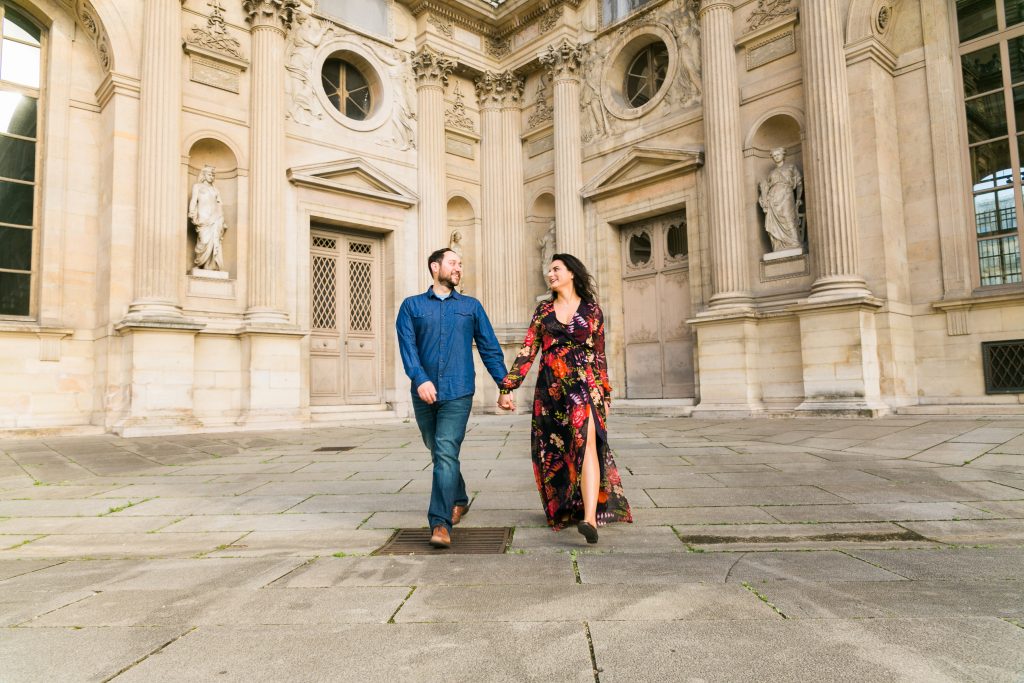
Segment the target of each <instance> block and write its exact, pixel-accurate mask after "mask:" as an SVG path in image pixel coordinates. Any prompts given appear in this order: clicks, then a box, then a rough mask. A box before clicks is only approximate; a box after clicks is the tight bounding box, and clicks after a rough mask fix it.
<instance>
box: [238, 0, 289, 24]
mask: <svg viewBox="0 0 1024 683" xmlns="http://www.w3.org/2000/svg"><path fill="white" fill-rule="evenodd" d="M299 7H300V5H299V2H298V0H244V1H243V2H242V9H243V10H244V11H245V20H246V21H248V22H249V24H251V25H252V26H254V27H255V26H266V25H268V24H269V25H272V26H275V27H277V28H284V29H289V28H291V26H292V22H293V21H294V20H295V13H296V11H298V9H299Z"/></svg>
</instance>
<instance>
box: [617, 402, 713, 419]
mask: <svg viewBox="0 0 1024 683" xmlns="http://www.w3.org/2000/svg"><path fill="white" fill-rule="evenodd" d="M694 403H695V401H694V399H692V398H622V399H615V398H614V397H613V398H612V414H613V415H628V416H631V417H653V416H657V417H689V416H690V413H692V412H693V406H694Z"/></svg>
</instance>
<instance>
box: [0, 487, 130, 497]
mask: <svg viewBox="0 0 1024 683" xmlns="http://www.w3.org/2000/svg"><path fill="white" fill-rule="evenodd" d="M117 488H120V487H117V486H89V485H73V484H68V485H62V486H21V487H18V488H15V489H10V490H6V491H4V492H3V493H0V500H67V499H73V498H79V499H83V498H88V497H89V496H100V497H105V496H104V495H103V494H105V493H107V492H110V491H111V490H112V489H117ZM113 497H115V498H136V497H137V498H143V497H144V496H132V495H131V494H128V495H125V494H116V495H113Z"/></svg>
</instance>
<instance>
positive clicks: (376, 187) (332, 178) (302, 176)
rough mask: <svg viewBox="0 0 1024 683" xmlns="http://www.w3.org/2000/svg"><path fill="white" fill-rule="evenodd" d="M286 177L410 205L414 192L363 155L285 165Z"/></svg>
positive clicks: (316, 186) (320, 187)
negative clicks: (290, 166) (337, 159)
mask: <svg viewBox="0 0 1024 683" xmlns="http://www.w3.org/2000/svg"><path fill="white" fill-rule="evenodd" d="M288 180H289V181H290V182H291V183H293V184H295V185H299V186H302V187H311V188H313V189H316V190H322V191H325V192H334V193H336V194H348V195H357V196H360V197H365V198H367V199H374V200H377V201H381V202H387V203H389V204H398V205H399V206H405V207H409V206H412V205H413V204H415V203H416V201H417V199H418V198H417V196H416V193H415V192H413V191H412V190H410V189H409V188H407V187H406V186H405V185H403V184H401V183H400V182H398V181H397V180H395V179H394V178H392V177H391V176H389V175H388V174H386V173H384V172H383V171H381V170H380V169H378V168H377V167H376V166H374V165H373V164H371V163H369V162H367V161H366V160H364V159H356V158H351V159H342V160H340V161H328V162H325V163H320V164H309V165H307V166H295V167H293V168H290V169H288Z"/></svg>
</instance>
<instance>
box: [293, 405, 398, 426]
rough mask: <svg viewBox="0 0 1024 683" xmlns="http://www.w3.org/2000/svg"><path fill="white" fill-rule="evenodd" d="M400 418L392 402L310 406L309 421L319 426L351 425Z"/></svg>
mask: <svg viewBox="0 0 1024 683" xmlns="http://www.w3.org/2000/svg"><path fill="white" fill-rule="evenodd" d="M395 419H398V413H396V412H395V411H394V410H393V409H392V408H391V405H390V404H387V403H379V404H376V403H375V404H369V405H353V406H310V409H309V421H310V423H311V424H313V425H316V426H318V427H326V426H328V425H351V424H356V423H358V422H381V421H389V420H395Z"/></svg>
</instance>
